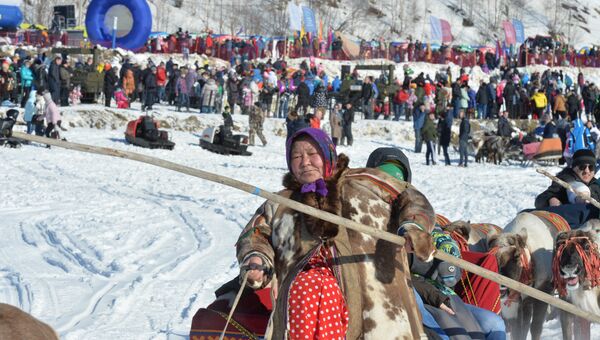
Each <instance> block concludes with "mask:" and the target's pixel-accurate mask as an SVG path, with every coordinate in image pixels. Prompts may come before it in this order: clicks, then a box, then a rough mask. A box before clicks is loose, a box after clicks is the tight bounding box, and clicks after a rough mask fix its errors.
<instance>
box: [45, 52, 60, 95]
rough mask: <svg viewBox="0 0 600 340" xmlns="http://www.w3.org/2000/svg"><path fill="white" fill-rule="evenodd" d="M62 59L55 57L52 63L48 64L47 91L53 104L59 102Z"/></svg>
mask: <svg viewBox="0 0 600 340" xmlns="http://www.w3.org/2000/svg"><path fill="white" fill-rule="evenodd" d="M61 63H62V58H61V57H60V56H57V57H56V58H54V61H53V62H52V63H51V64H50V69H49V70H48V90H49V91H50V94H51V96H52V101H54V103H59V102H60V64H61Z"/></svg>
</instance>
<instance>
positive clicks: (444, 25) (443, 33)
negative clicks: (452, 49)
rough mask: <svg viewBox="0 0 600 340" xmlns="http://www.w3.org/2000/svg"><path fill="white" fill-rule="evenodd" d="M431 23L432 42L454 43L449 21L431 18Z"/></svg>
mask: <svg viewBox="0 0 600 340" xmlns="http://www.w3.org/2000/svg"><path fill="white" fill-rule="evenodd" d="M429 22H430V23H431V40H437V41H441V42H443V43H446V42H452V40H453V38H452V30H451V28H450V23H449V22H448V21H446V20H443V19H439V18H437V17H434V16H430V17H429Z"/></svg>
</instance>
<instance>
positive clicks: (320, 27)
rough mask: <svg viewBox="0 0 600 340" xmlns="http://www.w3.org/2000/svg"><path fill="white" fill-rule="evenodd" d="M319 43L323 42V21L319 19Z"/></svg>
mask: <svg viewBox="0 0 600 340" xmlns="http://www.w3.org/2000/svg"><path fill="white" fill-rule="evenodd" d="M318 37H319V41H323V20H321V19H319V35H318Z"/></svg>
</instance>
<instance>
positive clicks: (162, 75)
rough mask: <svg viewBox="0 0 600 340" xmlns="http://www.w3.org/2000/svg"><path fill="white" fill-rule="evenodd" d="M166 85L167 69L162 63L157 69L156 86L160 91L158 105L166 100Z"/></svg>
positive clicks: (157, 99)
mask: <svg viewBox="0 0 600 340" xmlns="http://www.w3.org/2000/svg"><path fill="white" fill-rule="evenodd" d="M166 85H167V69H166V68H165V63H164V62H162V61H161V62H160V64H159V65H158V67H157V68H156V86H157V90H158V98H156V101H157V102H158V103H160V102H161V101H164V100H165V99H166Z"/></svg>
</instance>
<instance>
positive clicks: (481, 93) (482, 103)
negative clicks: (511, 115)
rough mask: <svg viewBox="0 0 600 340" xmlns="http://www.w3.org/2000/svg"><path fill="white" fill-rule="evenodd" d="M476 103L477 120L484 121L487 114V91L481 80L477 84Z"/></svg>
mask: <svg viewBox="0 0 600 340" xmlns="http://www.w3.org/2000/svg"><path fill="white" fill-rule="evenodd" d="M476 101H477V118H479V119H486V118H487V117H488V114H487V112H488V103H489V97H488V91H487V84H486V83H485V81H483V80H482V81H481V82H480V83H479V89H478V90H477V95H476Z"/></svg>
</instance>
